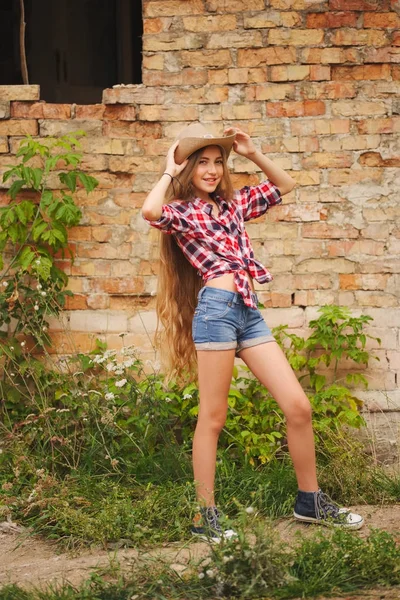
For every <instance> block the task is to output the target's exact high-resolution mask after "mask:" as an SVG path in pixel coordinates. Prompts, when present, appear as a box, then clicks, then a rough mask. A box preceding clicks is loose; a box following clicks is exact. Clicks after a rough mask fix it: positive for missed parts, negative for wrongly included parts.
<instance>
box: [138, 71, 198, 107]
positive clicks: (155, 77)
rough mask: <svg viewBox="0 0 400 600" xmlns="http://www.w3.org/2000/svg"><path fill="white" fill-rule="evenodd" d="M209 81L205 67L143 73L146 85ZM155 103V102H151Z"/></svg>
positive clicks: (190, 83)
mask: <svg viewBox="0 0 400 600" xmlns="http://www.w3.org/2000/svg"><path fill="white" fill-rule="evenodd" d="M205 83H207V71H206V70H205V69H202V70H197V69H182V70H180V71H178V72H170V71H165V72H157V73H149V72H147V71H145V72H144V73H143V84H144V85H146V86H159V85H168V86H170V85H183V84H185V85H204V84H205ZM151 104H153V103H151Z"/></svg>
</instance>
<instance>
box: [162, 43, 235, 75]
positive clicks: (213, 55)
mask: <svg viewBox="0 0 400 600" xmlns="http://www.w3.org/2000/svg"><path fill="white" fill-rule="evenodd" d="M179 62H180V65H181V67H216V68H218V69H221V68H223V67H231V66H232V58H231V53H230V51H229V50H217V51H215V50H210V49H206V50H201V51H199V50H195V51H192V52H188V51H186V50H182V51H181V52H180V54H179ZM239 66H242V65H239ZM244 66H246V65H244ZM168 75H169V74H168Z"/></svg>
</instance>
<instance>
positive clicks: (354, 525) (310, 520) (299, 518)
mask: <svg viewBox="0 0 400 600" xmlns="http://www.w3.org/2000/svg"><path fill="white" fill-rule="evenodd" d="M293 516H294V518H295V519H297V521H302V522H303V523H316V524H317V525H325V527H341V528H342V529H354V530H356V529H361V527H362V526H363V525H364V519H362V520H361V521H358V522H356V523H333V522H332V521H324V520H323V519H315V518H314V517H303V516H302V515H298V514H297V513H295V512H294V513H293Z"/></svg>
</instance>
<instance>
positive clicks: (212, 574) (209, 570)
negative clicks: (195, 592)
mask: <svg viewBox="0 0 400 600" xmlns="http://www.w3.org/2000/svg"><path fill="white" fill-rule="evenodd" d="M206 575H207V576H208V577H214V576H215V575H214V571H213V569H207V571H206Z"/></svg>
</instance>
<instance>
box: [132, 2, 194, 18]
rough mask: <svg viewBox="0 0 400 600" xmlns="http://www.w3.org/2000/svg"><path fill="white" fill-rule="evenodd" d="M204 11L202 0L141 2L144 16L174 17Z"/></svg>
mask: <svg viewBox="0 0 400 600" xmlns="http://www.w3.org/2000/svg"><path fill="white" fill-rule="evenodd" d="M203 13H204V4H203V0H186V1H185V2H181V0H156V1H147V2H145V3H144V4H143V15H144V17H168V16H171V17H175V16H178V15H179V16H181V15H199V14H203Z"/></svg>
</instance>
